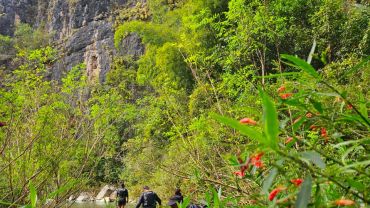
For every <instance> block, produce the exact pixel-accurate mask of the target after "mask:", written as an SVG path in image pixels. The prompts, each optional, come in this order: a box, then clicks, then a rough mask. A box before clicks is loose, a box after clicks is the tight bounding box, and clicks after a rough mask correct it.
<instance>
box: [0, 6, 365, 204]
mask: <svg viewBox="0 0 370 208" xmlns="http://www.w3.org/2000/svg"><path fill="white" fill-rule="evenodd" d="M125 11H127V10H125ZM130 12H136V13H139V14H136V13H135V14H130V13H124V12H123V11H122V13H121V15H120V18H118V20H120V19H121V20H122V22H118V23H117V28H116V34H115V44H116V47H117V48H119V47H122V46H121V41H122V39H123V38H125V37H126V36H127V35H129V34H131V33H136V34H138V35H139V36H140V37H141V39H142V41H143V43H144V44H145V54H144V55H143V56H142V57H140V59H139V60H135V59H134V57H128V56H124V57H123V56H116V57H115V59H114V63H113V66H112V69H111V71H110V72H109V73H108V75H107V78H106V81H105V82H104V83H91V82H89V81H88V79H86V76H85V74H84V73H83V72H84V70H83V69H84V66H83V65H80V66H76V67H74V68H73V69H72V70H70V71H69V72H68V73H67V74H66V75H65V77H64V78H63V79H62V80H60V81H52V80H49V79H47V77H48V67H49V66H50V65H51V64H52V63H53V62H54V61H55V59H57V58H58V57H57V52H56V51H55V50H54V49H52V47H50V46H43V47H41V48H40V47H37V46H38V44H41V43H37V44H36V47H35V44H30V45H27V44H26V45H24V43H28V42H31V43H35V41H36V40H38V39H36V40H34V41H31V40H30V39H32V37H34V35H33V33H35V31H33V32H32V33H27V31H29V28H28V29H27V27H26V26H23V27H21V28H20V29H19V30H18V31H19V32H18V33H16V34H19V35H18V36H16V38H14V39H10V38H8V37H0V41H1V43H2V44H1V47H0V50H1V51H3V50H7V48H9V47H11V48H13V49H12V50H14V51H16V52H14V53H17V54H18V55H17V56H16V58H14V62H15V63H16V64H15V65H16V69H15V70H11V71H10V70H7V69H0V70H2V71H0V74H4V76H1V78H0V81H1V89H0V106H1V108H0V119H1V120H0V122H2V123H1V125H2V127H0V142H1V149H0V151H1V159H0V161H1V163H0V165H1V166H0V168H1V169H0V170H1V173H2V174H1V175H0V186H1V188H0V196H2V197H1V199H0V200H1V201H4V202H14V203H15V204H25V203H29V200H28V198H27V196H28V195H29V193H30V192H31V193H34V192H35V191H30V189H33V188H32V187H35V189H36V190H37V194H38V196H39V198H41V200H46V199H47V198H56V199H58V200H60V201H63V200H64V199H65V198H66V197H68V196H69V195H70V194H71V193H72V192H73V191H75V190H78V189H80V188H86V187H89V186H94V185H98V184H99V183H116V182H118V181H119V180H124V181H125V182H126V185H127V186H128V187H129V188H130V191H131V192H132V195H137V194H139V192H140V190H141V187H142V185H144V184H147V185H149V186H152V187H153V188H154V189H155V190H156V191H157V192H158V193H159V195H160V196H163V197H162V198H165V197H167V196H169V195H170V194H171V193H172V192H173V190H174V188H175V187H177V186H178V187H181V188H182V190H183V192H184V193H185V194H186V195H187V196H189V197H190V198H191V199H192V200H193V201H196V200H200V199H206V200H207V201H208V202H209V203H211V206H210V207H269V206H272V207H273V206H278V207H291V206H292V207H293V206H294V207H307V206H308V207H336V206H338V205H340V204H346V203H347V204H353V206H355V207H360V206H366V205H368V204H369V203H370V196H369V194H370V193H369V189H368V187H369V186H370V177H369V176H370V171H369V170H370V169H369V166H370V158H369V148H370V146H369V141H370V138H369V136H370V135H369V128H370V121H369V115H368V111H369V105H370V104H369V102H368V100H369V98H370V95H369V87H368V85H369V84H368V80H370V65H369V61H370V59H369V55H370V24H369V20H370V8H369V4H368V3H367V1H350V0H271V1H260V0H230V1H226V0H207V1H202V0H174V1H166V0H149V1H148V2H147V4H142V3H140V4H138V5H137V8H136V9H131V10H130ZM126 20H130V21H126ZM22 31H26V32H22ZM36 32H37V31H36ZM21 34H29V35H24V36H22V35H21ZM17 38H18V39H17ZM27 38H28V39H27ZM43 42H45V41H43ZM3 43H4V44H3ZM286 54H290V55H286ZM306 61H307V62H309V63H310V64H311V65H310V64H308V63H307V62H306ZM4 122H6V123H4ZM29 184H31V185H29ZM30 187H31V188H30ZM53 191H56V192H53ZM31 198H32V197H31Z"/></svg>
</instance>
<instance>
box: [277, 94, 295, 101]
mask: <svg viewBox="0 0 370 208" xmlns="http://www.w3.org/2000/svg"><path fill="white" fill-rule="evenodd" d="M292 95H293V93H284V94H280V97H281V99H283V100H285V99H287V98H289V97H291V96H292Z"/></svg>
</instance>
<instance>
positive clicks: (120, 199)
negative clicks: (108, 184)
mask: <svg viewBox="0 0 370 208" xmlns="http://www.w3.org/2000/svg"><path fill="white" fill-rule="evenodd" d="M116 202H117V207H118V208H124V207H125V206H126V204H127V202H128V190H127V189H126V188H125V184H124V183H121V188H118V189H117V200H116Z"/></svg>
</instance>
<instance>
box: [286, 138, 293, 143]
mask: <svg viewBox="0 0 370 208" xmlns="http://www.w3.org/2000/svg"><path fill="white" fill-rule="evenodd" d="M291 141H293V137H288V138H287V139H286V140H285V144H288V143H289V142H291Z"/></svg>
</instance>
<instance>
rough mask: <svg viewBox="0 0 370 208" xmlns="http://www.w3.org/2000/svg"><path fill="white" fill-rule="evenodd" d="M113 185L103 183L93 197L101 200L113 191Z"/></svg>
mask: <svg viewBox="0 0 370 208" xmlns="http://www.w3.org/2000/svg"><path fill="white" fill-rule="evenodd" d="M115 190H116V189H115V187H113V186H109V185H105V186H104V187H103V188H102V189H101V190H100V192H99V193H98V195H97V196H96V197H95V199H96V200H102V199H104V198H105V197H108V198H109V196H110V195H111V194H112V193H113V192H114V191H115Z"/></svg>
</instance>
